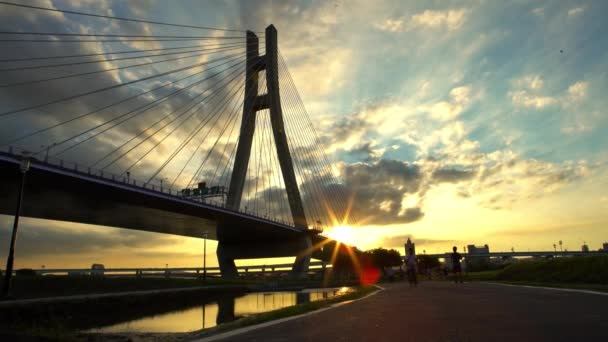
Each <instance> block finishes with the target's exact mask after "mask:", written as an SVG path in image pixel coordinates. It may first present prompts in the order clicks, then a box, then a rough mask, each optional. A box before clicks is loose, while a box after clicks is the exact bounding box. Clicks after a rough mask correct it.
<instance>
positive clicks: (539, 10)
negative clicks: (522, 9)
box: [532, 7, 545, 17]
mask: <svg viewBox="0 0 608 342" xmlns="http://www.w3.org/2000/svg"><path fill="white" fill-rule="evenodd" d="M532 14H534V15H536V16H539V17H542V16H543V15H545V9H544V8H543V7H537V8H535V9H533V10H532Z"/></svg>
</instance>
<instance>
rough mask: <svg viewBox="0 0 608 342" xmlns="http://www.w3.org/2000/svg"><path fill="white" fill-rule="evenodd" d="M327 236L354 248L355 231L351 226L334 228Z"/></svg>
mask: <svg viewBox="0 0 608 342" xmlns="http://www.w3.org/2000/svg"><path fill="white" fill-rule="evenodd" d="M327 236H328V237H330V238H332V239H334V240H337V241H340V242H342V243H344V244H347V245H351V246H352V245H353V244H354V243H355V231H354V229H353V227H351V226H337V227H333V228H332V229H331V230H330V231H329V232H328V233H327Z"/></svg>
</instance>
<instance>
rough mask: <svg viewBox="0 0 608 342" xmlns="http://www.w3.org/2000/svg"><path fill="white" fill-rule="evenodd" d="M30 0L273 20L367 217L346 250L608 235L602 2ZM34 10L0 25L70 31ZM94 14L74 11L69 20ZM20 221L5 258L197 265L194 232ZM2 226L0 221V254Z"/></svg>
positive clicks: (546, 242) (332, 154)
mask: <svg viewBox="0 0 608 342" xmlns="http://www.w3.org/2000/svg"><path fill="white" fill-rule="evenodd" d="M28 3H35V4H37V5H39V6H44V7H56V8H60V9H72V10H76V11H83V12H90V13H100V14H109V15H115V16H121V17H135V18H143V19H148V20H156V21H165V22H174V23H181V24H192V25H202V26H211V27H219V28H234V29H252V30H255V31H263V30H264V28H265V27H266V26H267V25H269V24H274V25H275V26H276V28H277V30H278V32H279V47H280V50H281V53H282V55H283V56H284V58H285V62H286V63H287V65H288V67H289V69H290V72H291V75H292V76H293V78H294V82H295V84H296V86H297V88H298V90H299V92H300V95H301V97H302V99H303V101H304V104H305V106H306V109H307V111H308V114H309V116H310V118H311V120H312V122H313V123H314V125H315V128H316V130H317V132H318V134H319V135H320V137H319V138H320V139H321V141H322V142H323V148H324V149H325V152H326V153H327V155H328V156H329V158H330V160H331V161H332V162H333V163H334V167H335V169H336V170H337V171H338V172H339V175H340V177H341V179H342V180H343V181H344V182H345V184H348V185H349V186H352V187H356V188H355V189H354V190H355V192H356V193H360V194H366V196H365V197H364V198H363V197H358V198H356V199H355V201H356V205H355V207H356V208H357V210H358V213H357V214H358V216H359V217H362V218H365V217H371V219H369V221H365V223H364V225H363V226H361V227H356V228H355V233H354V238H353V242H354V244H355V245H356V246H358V247H359V248H360V249H364V250H365V249H369V248H374V247H380V246H381V247H385V248H398V249H399V250H400V251H402V246H403V243H404V242H405V240H406V239H407V237H408V236H410V237H412V239H413V240H414V242H416V244H417V249H418V252H421V251H422V250H425V251H426V252H427V253H434V252H443V251H447V250H449V249H450V248H451V247H452V246H453V245H456V246H459V247H460V248H462V246H464V245H467V244H470V243H475V244H480V245H482V244H486V243H487V244H489V245H490V250H491V251H501V250H510V249H511V248H514V249H515V250H516V251H525V250H550V249H553V244H554V243H557V241H559V240H563V242H564V248H567V249H568V250H580V247H581V245H582V244H583V242H587V243H588V244H589V246H590V248H591V249H592V250H597V249H598V248H600V247H601V244H602V243H603V242H605V241H608V233H607V232H608V214H607V213H608V167H607V166H608V164H607V163H608V148H607V147H608V134H607V132H608V113H607V112H606V108H608V97H606V89H608V40H606V36H607V34H608V21H606V18H605V16H606V13H608V2H606V1H601V0H600V1H524V0H517V1H483V0H476V1H407V2H406V1H384V0H379V1H332V2H330V1H289V2H282V1H255V2H254V1H242V2H239V1H227V2H219V1H215V2H210V3H206V2H201V1H161V0H158V1H152V0H151V1H137V2H119V1H108V0H105V1H102V0H95V1H33V2H28ZM38 16H41V17H42V16H45V18H47V17H48V14H46V13H40V12H34V11H23V10H20V9H15V8H9V7H6V6H0V26H1V30H2V31H10V30H17V29H23V28H22V27H19V25H20V24H21V23H25V22H28V23H36V25H38V24H39V23H41V22H44V23H46V24H47V25H56V26H55V29H54V30H51V31H55V32H60V31H63V30H65V27H67V26H65V27H64V26H60V25H67V24H62V23H64V21H63V19H65V18H63V19H62V18H60V17H56V18H54V19H53V20H55V21H53V20H50V19H49V20H48V21H47V19H44V20H42V19H40V18H38ZM69 18H72V17H69ZM89 20H90V22H89ZM100 23H102V24H103V23H104V22H103V21H100V20H93V19H80V21H79V24H78V26H77V28H76V29H81V30H85V31H86V30H89V29H90V28H94V29H96V28H99V25H102V24H100ZM40 25H42V24H40ZM87 25H89V26H87ZM41 27H42V26H40V27H34V28H31V27H30V30H39V31H41V30H42V29H41ZM87 27H88V28H87ZM72 29H74V27H72ZM100 29H101V28H100ZM103 29H104V30H106V31H105V32H106V33H112V27H111V26H108V27H104V28H103ZM0 106H1V105H0ZM27 122H28V121H18V120H17V121H15V122H12V123H11V124H12V125H14V126H11V127H17V128H18V129H19V125H25V124H27ZM5 127H6V126H5ZM0 134H8V133H7V131H1V130H0ZM21 222H22V223H21V230H20V232H19V238H18V242H17V254H16V267H33V268H38V267H40V266H41V265H45V266H46V267H47V268H59V267H89V266H90V264H92V263H94V262H98V263H103V264H105V265H106V267H135V266H150V267H152V266H158V267H164V266H165V264H169V266H170V267H178V266H198V265H200V264H201V263H202V248H203V241H202V240H201V239H194V238H185V237H179V236H172V235H163V234H155V233H147V232H139V231H133V230H126V229H117V228H109V227H99V226H89V225H82V224H75V223H65V222H57V221H43V220H37V219H29V218H24V219H22V221H21ZM11 226H12V217H9V216H0V251H2V253H0V261H1V262H2V263H4V262H5V258H6V254H7V250H8V244H9V238H10V229H11ZM216 245H217V243H216V242H215V241H209V243H208V246H207V247H208V258H209V259H208V264H210V265H215V264H216V260H215V246H216ZM2 265H4V264H2ZM2 268H3V266H2Z"/></svg>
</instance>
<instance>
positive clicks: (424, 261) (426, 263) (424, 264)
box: [416, 255, 440, 273]
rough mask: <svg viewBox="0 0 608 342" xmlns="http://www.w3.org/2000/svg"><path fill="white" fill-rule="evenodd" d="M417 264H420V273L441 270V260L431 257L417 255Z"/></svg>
mask: <svg viewBox="0 0 608 342" xmlns="http://www.w3.org/2000/svg"><path fill="white" fill-rule="evenodd" d="M416 263H417V264H418V273H425V272H426V270H432V269H433V268H439V265H440V262H439V258H436V257H432V256H429V255H416Z"/></svg>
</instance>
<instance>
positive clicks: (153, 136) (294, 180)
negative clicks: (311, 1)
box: [0, 2, 356, 277]
mask: <svg viewBox="0 0 608 342" xmlns="http://www.w3.org/2000/svg"><path fill="white" fill-rule="evenodd" d="M0 6H2V7H5V8H9V9H10V10H11V11H14V14H13V15H12V16H11V18H14V19H13V22H8V23H7V22H5V25H3V26H4V27H3V29H2V30H0V44H2V45H3V49H2V50H1V51H2V52H1V53H2V55H1V56H0V99H1V102H0V103H1V104H2V105H1V106H0V123H1V125H0V133H1V134H0V177H1V178H0V192H1V193H2V194H3V196H1V198H0V213H2V214H7V215H13V214H14V213H15V208H16V202H17V201H16V199H17V198H18V197H19V193H20V191H21V187H20V185H21V184H23V196H24V197H23V201H22V204H21V214H22V215H23V216H29V217H36V218H42V219H52V220H62V221H71V222H81V223H88V224H96V225H103V226H111V227H120V228H128V229H137V230H144V231H152V232H161V233H168V234H177V235H183V236H190V237H198V238H201V237H206V238H211V239H215V240H218V242H219V244H218V251H217V254H218V260H219V263H220V268H221V271H222V275H223V276H225V277H234V276H236V275H237V269H236V267H235V264H234V260H235V259H241V258H265V257H279V256H296V262H295V264H294V266H293V270H292V271H293V273H294V274H295V275H303V274H305V272H306V270H307V268H308V264H309V262H310V258H311V257H315V258H319V259H325V260H327V259H328V258H329V255H331V254H332V252H331V249H332V248H328V247H333V249H334V250H335V245H336V244H335V242H334V241H331V240H330V239H328V238H326V237H324V236H322V235H321V234H320V232H321V231H322V230H323V228H324V227H326V226H332V225H338V224H344V222H345V220H346V219H348V223H349V224H353V223H354V224H356V217H355V216H354V215H353V214H349V212H350V207H351V205H352V201H350V200H349V196H348V191H347V189H345V187H344V186H343V185H342V184H341V183H340V181H339V180H338V179H337V178H336V176H335V171H334V170H333V168H332V165H331V163H330V162H329V159H328V158H327V156H326V155H325V152H324V150H323V148H322V145H321V142H320V140H319V137H318V135H317V133H316V131H315V128H314V125H313V123H312V121H311V119H310V118H309V116H308V114H307V112H306V109H305V108H304V104H303V102H302V100H301V98H300V96H299V94H298V91H297V89H296V87H295V84H294V82H293V79H292V77H291V75H290V72H289V70H288V68H287V64H286V63H285V60H284V59H283V56H282V55H281V53H280V51H279V48H278V33H277V30H276V29H275V27H274V26H272V25H270V26H268V27H267V28H266V30H265V32H253V31H243V30H231V29H218V28H210V27H205V26H194V25H182V24H175V23H165V22H155V21H146V20H141V19H133V18H122V17H114V16H107V15H101V14H91V13H83V12H74V11H67V10H58V9H52V8H42V7H36V6H30V5H20V4H17V5H16V4H10V3H4V2H0ZM28 16H35V17H36V18H37V20H31V19H27V18H28ZM62 28H63V30H60V29H62ZM93 32H94V33H93ZM27 163H29V170H28V171H27V172H20V165H25V164H27ZM351 199H352V198H351ZM58 248H61V246H58ZM334 255H335V253H334Z"/></svg>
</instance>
